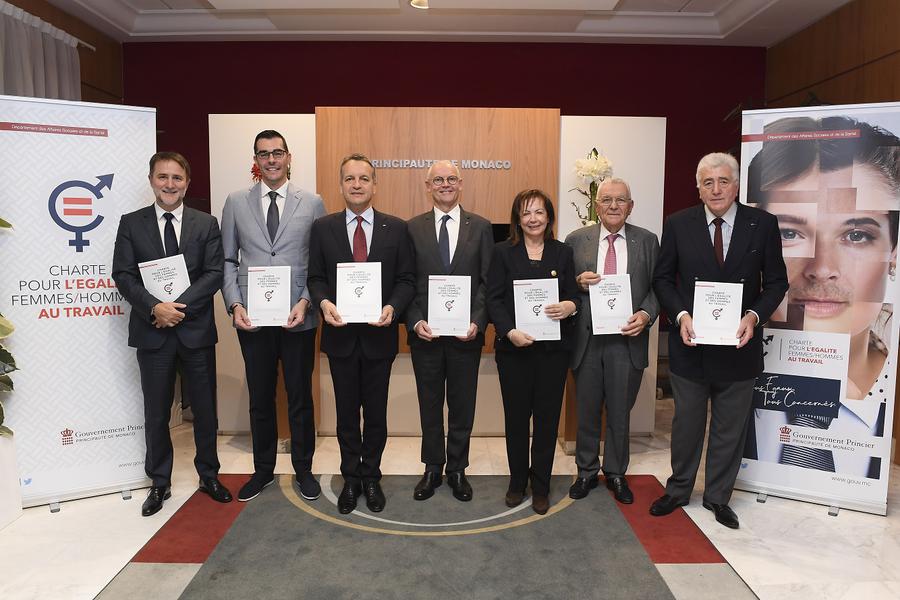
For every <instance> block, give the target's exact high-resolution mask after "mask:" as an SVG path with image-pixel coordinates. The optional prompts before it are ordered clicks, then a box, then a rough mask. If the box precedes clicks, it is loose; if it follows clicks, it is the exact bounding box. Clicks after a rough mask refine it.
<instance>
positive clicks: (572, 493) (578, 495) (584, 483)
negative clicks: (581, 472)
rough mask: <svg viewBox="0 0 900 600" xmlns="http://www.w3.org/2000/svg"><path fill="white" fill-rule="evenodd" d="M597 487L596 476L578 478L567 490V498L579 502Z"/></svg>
mask: <svg viewBox="0 0 900 600" xmlns="http://www.w3.org/2000/svg"><path fill="white" fill-rule="evenodd" d="M595 487H597V476H596V475H594V476H592V477H579V478H578V479H576V480H575V483H573V484H572V487H570V488H569V498H571V499H573V500H581V499H582V498H584V497H586V496H587V495H588V494H590V493H591V490H592V489H594V488H595Z"/></svg>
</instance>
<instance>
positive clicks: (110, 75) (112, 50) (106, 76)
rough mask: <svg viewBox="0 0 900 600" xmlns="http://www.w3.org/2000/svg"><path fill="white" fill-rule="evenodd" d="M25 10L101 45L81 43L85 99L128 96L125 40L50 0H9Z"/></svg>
mask: <svg viewBox="0 0 900 600" xmlns="http://www.w3.org/2000/svg"><path fill="white" fill-rule="evenodd" d="M8 2H9V3H10V4H13V5H15V6H18V7H19V8H21V9H22V10H24V11H25V12H28V13H31V14H33V15H34V16H36V17H39V18H41V19H43V20H44V21H47V22H48V23H50V24H51V25H53V26H54V27H58V28H59V29H62V30H63V31H65V32H66V33H68V34H70V35H73V36H75V37H77V38H78V39H80V40H82V41H84V42H87V43H88V44H90V45H92V46H94V47H95V48H97V49H96V50H91V49H90V48H86V47H84V46H79V47H78V58H79V60H80V61H81V99H82V100H84V101H87V102H106V103H110V104H121V103H122V102H123V98H124V96H125V91H124V83H123V81H124V76H123V71H122V69H123V67H122V64H123V59H122V44H121V43H119V42H117V41H116V40H114V39H112V38H111V37H109V36H107V35H106V34H104V33H101V32H100V31H98V30H96V29H94V28H93V27H91V26H90V25H88V24H87V23H85V22H84V21H82V20H80V19H78V18H76V17H73V16H71V15H69V14H67V13H65V12H63V11H62V10H60V9H58V8H56V7H55V6H53V5H51V4H50V3H49V2H46V0H8Z"/></svg>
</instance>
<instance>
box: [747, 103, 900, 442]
mask: <svg viewBox="0 0 900 600" xmlns="http://www.w3.org/2000/svg"><path fill="white" fill-rule="evenodd" d="M764 135H765V141H764V142H763V147H762V150H760V151H759V152H758V153H757V154H756V155H755V156H754V157H753V159H752V160H751V162H750V165H749V170H748V177H747V200H748V202H749V203H750V204H756V205H758V206H759V207H760V208H763V209H765V210H767V211H769V212H770V213H772V214H774V215H775V216H776V217H777V218H778V223H779V228H780V231H781V240H782V248H783V252H784V259H785V263H786V265H787V270H788V280H789V282H790V289H789V290H788V293H787V296H786V298H785V301H784V303H783V304H782V306H781V307H780V308H779V310H778V311H776V313H775V314H774V315H773V317H772V321H771V322H770V323H769V324H768V326H769V327H775V328H783V329H796V330H803V331H819V332H830V333H848V334H849V335H850V357H849V358H850V360H849V369H848V373H847V399H848V400H869V401H874V400H878V401H879V404H881V402H880V401H881V400H882V398H881V397H880V396H883V395H884V393H883V392H882V393H881V394H879V389H881V388H882V387H883V385H882V386H879V385H878V382H879V381H880V380H882V381H883V380H885V378H886V377H887V376H888V375H890V373H889V371H890V370H891V369H890V368H889V365H888V364H887V358H888V347H889V346H890V343H891V340H890V339H889V337H890V323H891V318H892V315H893V307H892V305H891V304H890V303H886V299H885V293H886V291H887V289H888V282H889V281H893V280H894V278H895V276H896V265H897V223H898V210H900V140H898V138H897V137H896V136H895V135H893V134H892V133H890V132H889V131H886V130H885V129H882V128H880V127H877V126H873V125H870V124H868V123H865V122H861V121H857V120H856V119H852V118H850V117H844V116H834V117H825V118H822V119H813V118H809V117H788V118H782V119H779V120H777V121H774V122H772V123H769V124H768V125H766V127H765V129H764ZM870 403H871V404H873V405H874V403H873V402H870ZM870 403H867V404H870ZM850 404H851V405H852V404H853V403H850ZM874 407H875V408H876V409H877V405H874ZM860 409H861V410H862V407H860ZM881 412H882V413H883V409H882V411H881ZM857 416H859V415H857ZM872 419H876V417H875V416H874V415H873V416H872ZM872 419H863V420H864V421H869V420H872ZM881 421H882V424H881V427H882V428H883V416H882V417H881ZM869 424H870V425H871V426H872V427H871V428H870V429H872V431H871V434H873V435H881V434H882V432H881V431H877V430H878V427H877V426H876V424H873V423H869Z"/></svg>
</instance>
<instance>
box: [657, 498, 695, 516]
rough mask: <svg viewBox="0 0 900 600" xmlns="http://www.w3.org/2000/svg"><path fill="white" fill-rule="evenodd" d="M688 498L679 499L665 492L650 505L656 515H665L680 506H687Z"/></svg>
mask: <svg viewBox="0 0 900 600" xmlns="http://www.w3.org/2000/svg"><path fill="white" fill-rule="evenodd" d="M687 503H688V501H687V500H677V499H675V498H673V497H672V496H670V495H668V494H663V495H662V496H660V497H659V498H657V499H656V501H654V502H653V504H651V505H650V514H651V515H653V516H654V517H664V516H666V515H667V514H669V513H671V512H672V511H673V510H675V509H676V508H678V507H679V506H687Z"/></svg>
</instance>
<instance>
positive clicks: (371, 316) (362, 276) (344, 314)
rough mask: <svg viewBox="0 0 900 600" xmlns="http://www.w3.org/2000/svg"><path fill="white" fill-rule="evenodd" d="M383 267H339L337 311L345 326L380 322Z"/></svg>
mask: <svg viewBox="0 0 900 600" xmlns="http://www.w3.org/2000/svg"><path fill="white" fill-rule="evenodd" d="M381 308H382V307H381V263H380V262H347V263H338V264H337V310H338V313H339V314H340V315H341V320H342V321H343V322H344V323H374V322H376V321H378V319H380V318H381Z"/></svg>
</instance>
